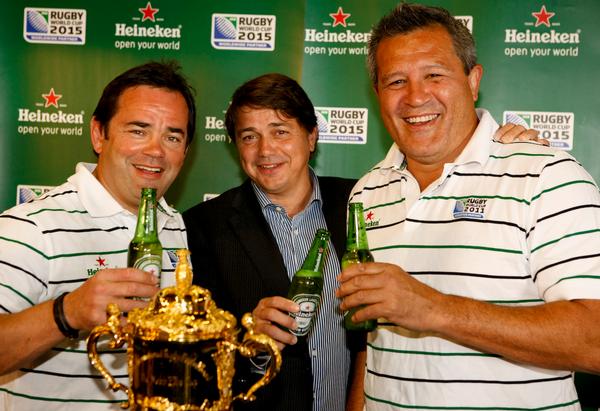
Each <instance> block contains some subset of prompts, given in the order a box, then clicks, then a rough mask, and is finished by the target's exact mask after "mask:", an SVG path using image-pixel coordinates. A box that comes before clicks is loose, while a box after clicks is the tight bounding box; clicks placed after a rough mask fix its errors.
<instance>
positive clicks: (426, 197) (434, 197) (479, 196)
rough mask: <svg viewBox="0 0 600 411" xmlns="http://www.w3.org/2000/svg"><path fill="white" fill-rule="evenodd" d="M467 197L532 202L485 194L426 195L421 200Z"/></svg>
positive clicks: (461, 198) (460, 198) (462, 198)
mask: <svg viewBox="0 0 600 411" xmlns="http://www.w3.org/2000/svg"><path fill="white" fill-rule="evenodd" d="M467 198H486V199H491V198H494V199H497V200H509V201H517V202H519V203H525V204H527V205H529V204H530V202H529V201H527V200H525V199H524V198H517V197H510V196H498V195H493V196H483V195H466V196H425V197H421V200H464V199H467Z"/></svg>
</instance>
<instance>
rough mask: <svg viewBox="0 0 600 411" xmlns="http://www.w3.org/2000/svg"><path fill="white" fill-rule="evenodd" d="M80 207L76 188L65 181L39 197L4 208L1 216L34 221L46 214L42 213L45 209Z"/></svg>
mask: <svg viewBox="0 0 600 411" xmlns="http://www.w3.org/2000/svg"><path fill="white" fill-rule="evenodd" d="M81 208H82V206H81V201H80V200H79V196H78V193H77V190H76V189H75V187H73V185H72V184H70V183H68V182H67V183H64V184H62V185H60V186H58V187H55V188H53V189H52V190H50V191H48V192H47V193H45V194H43V195H42V196H41V197H39V198H36V199H33V200H30V201H28V202H27V203H23V204H19V205H16V206H14V207H12V208H9V209H8V210H5V211H4V212H3V213H2V214H1V216H2V217H17V218H21V219H28V220H31V221H33V222H35V221H39V220H40V219H41V220H43V219H44V216H46V215H47V214H45V213H44V211H45V210H57V209H64V210H65V211H73V210H75V209H78V210H80V209H81Z"/></svg>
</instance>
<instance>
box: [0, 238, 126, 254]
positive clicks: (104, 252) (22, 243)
mask: <svg viewBox="0 0 600 411" xmlns="http://www.w3.org/2000/svg"><path fill="white" fill-rule="evenodd" d="M0 239H1V240H5V241H8V242H11V243H16V244H20V245H22V246H25V247H27V248H29V249H30V250H31V251H34V252H35V253H37V254H39V255H41V256H42V257H44V258H45V259H46V260H54V259H55V258H63V257H79V256H82V255H108V254H121V253H126V252H127V250H111V251H84V252H81V253H72V254H56V255H46V254H44V253H43V252H41V251H40V250H38V249H37V248H35V247H32V246H30V245H29V244H27V243H24V242H22V241H19V240H15V239H12V238H7V237H2V236H0Z"/></svg>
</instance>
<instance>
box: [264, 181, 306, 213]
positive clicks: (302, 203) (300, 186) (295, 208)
mask: <svg viewBox="0 0 600 411" xmlns="http://www.w3.org/2000/svg"><path fill="white" fill-rule="evenodd" d="M311 195H312V179H311V177H310V174H309V173H308V172H307V173H306V177H305V178H302V179H300V181H298V182H297V183H296V184H295V185H294V189H293V191H290V192H285V193H267V196H268V197H269V199H270V200H271V201H272V202H273V203H274V204H277V205H280V206H281V207H283V208H284V209H285V212H286V213H287V215H288V216H289V217H294V216H295V215H296V214H298V213H300V212H301V211H302V210H304V209H305V208H306V206H307V204H308V202H309V200H310V198H311Z"/></svg>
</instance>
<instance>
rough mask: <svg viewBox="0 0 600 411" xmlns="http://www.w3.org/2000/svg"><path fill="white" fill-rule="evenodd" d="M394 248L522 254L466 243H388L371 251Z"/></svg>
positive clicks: (519, 251) (517, 251) (506, 249)
mask: <svg viewBox="0 0 600 411" xmlns="http://www.w3.org/2000/svg"><path fill="white" fill-rule="evenodd" d="M394 248H460V249H472V250H485V251H495V252H499V253H509V254H522V251H521V250H511V249H508V248H495V247H484V246H479V245H466V244H448V245H423V244H397V245H387V246H384V247H374V248H371V251H381V250H389V249H394Z"/></svg>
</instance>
